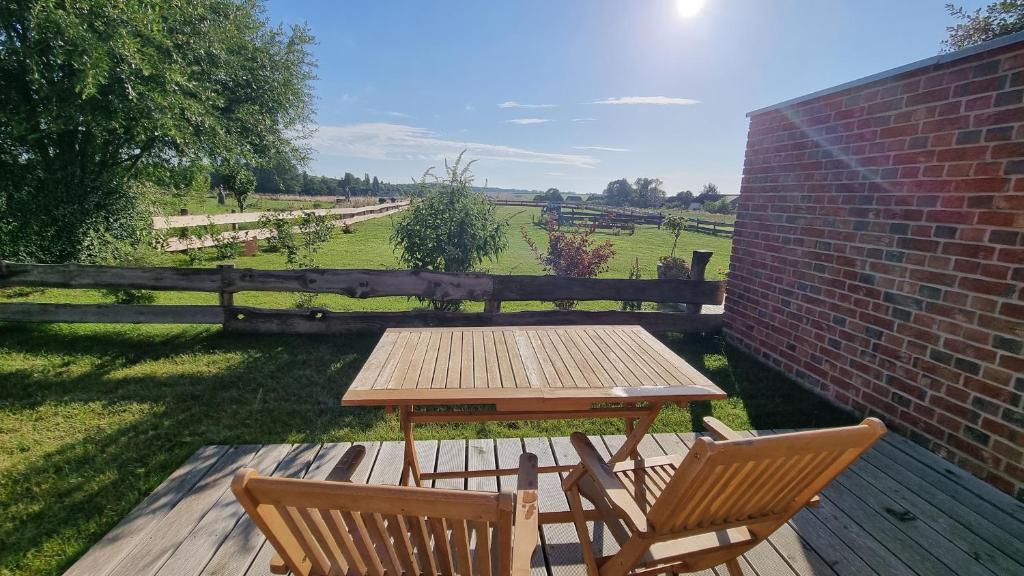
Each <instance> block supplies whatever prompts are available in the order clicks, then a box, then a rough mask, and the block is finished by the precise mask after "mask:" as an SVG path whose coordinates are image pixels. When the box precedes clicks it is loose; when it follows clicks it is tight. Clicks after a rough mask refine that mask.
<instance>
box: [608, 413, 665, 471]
mask: <svg viewBox="0 0 1024 576" xmlns="http://www.w3.org/2000/svg"><path fill="white" fill-rule="evenodd" d="M661 406H662V403H661V402H656V403H652V404H651V405H650V407H649V411H648V413H647V414H646V415H645V416H643V417H642V418H637V419H636V421H635V422H634V423H632V424H631V423H630V422H629V420H632V419H631V418H628V419H627V422H626V441H625V442H623V444H622V446H621V447H620V448H619V449H618V450H617V451H616V452H615V454H613V455H612V457H611V459H610V460H609V462H621V461H623V460H625V459H626V458H628V457H630V456H632V457H633V458H634V459H635V458H637V456H638V453H637V451H636V447H637V446H639V445H640V441H641V440H643V439H644V435H645V434H647V431H648V430H650V429H651V426H653V425H654V420H655V419H656V418H657V417H658V412H660V411H661Z"/></svg>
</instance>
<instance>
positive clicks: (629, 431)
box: [625, 418, 639, 460]
mask: <svg viewBox="0 0 1024 576" xmlns="http://www.w3.org/2000/svg"><path fill="white" fill-rule="evenodd" d="M637 420H638V419H637V418H626V419H625V422H626V437H627V438H629V437H630V436H632V435H633V430H635V429H636V423H637ZM637 456H638V453H637V451H636V449H635V448H634V449H633V450H632V451H630V453H629V457H630V458H632V459H633V460H639V458H638V457H637Z"/></svg>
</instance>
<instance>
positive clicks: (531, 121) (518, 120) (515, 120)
mask: <svg viewBox="0 0 1024 576" xmlns="http://www.w3.org/2000/svg"><path fill="white" fill-rule="evenodd" d="M545 122H551V120H549V119H547V118H513V119H511V120H505V123H506V124H520V125H526V124H543V123H545Z"/></svg>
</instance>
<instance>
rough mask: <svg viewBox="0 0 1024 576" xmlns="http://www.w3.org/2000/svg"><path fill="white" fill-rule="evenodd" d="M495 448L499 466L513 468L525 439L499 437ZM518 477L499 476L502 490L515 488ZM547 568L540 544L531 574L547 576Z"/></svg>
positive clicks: (532, 575)
mask: <svg viewBox="0 0 1024 576" xmlns="http://www.w3.org/2000/svg"><path fill="white" fill-rule="evenodd" d="M495 450H496V452H497V458H498V468H502V469H511V468H515V467H517V466H519V456H520V455H521V454H522V453H523V441H522V439H520V438H498V439H497V440H495ZM516 482H517V477H516V476H515V475H508V476H502V477H500V478H498V486H499V488H500V489H501V490H515V488H516ZM547 573H548V571H547V568H546V566H545V560H544V547H543V546H541V545H539V543H538V546H537V548H536V549H535V550H534V552H533V558H532V559H531V561H530V574H531V576H547Z"/></svg>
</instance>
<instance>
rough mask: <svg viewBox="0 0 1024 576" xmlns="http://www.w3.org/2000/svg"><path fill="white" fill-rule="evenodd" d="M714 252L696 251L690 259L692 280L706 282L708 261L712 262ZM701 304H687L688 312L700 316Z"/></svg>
mask: <svg viewBox="0 0 1024 576" xmlns="http://www.w3.org/2000/svg"><path fill="white" fill-rule="evenodd" d="M712 254H713V252H711V251H710V250H694V251H693V257H692V258H691V259H690V280H697V281H700V282H702V281H703V280H704V273H705V271H706V270H707V267H708V261H709V260H711V255H712ZM701 308H703V306H702V305H701V304H687V305H686V311H687V312H689V313H690V314H700V311H701Z"/></svg>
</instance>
